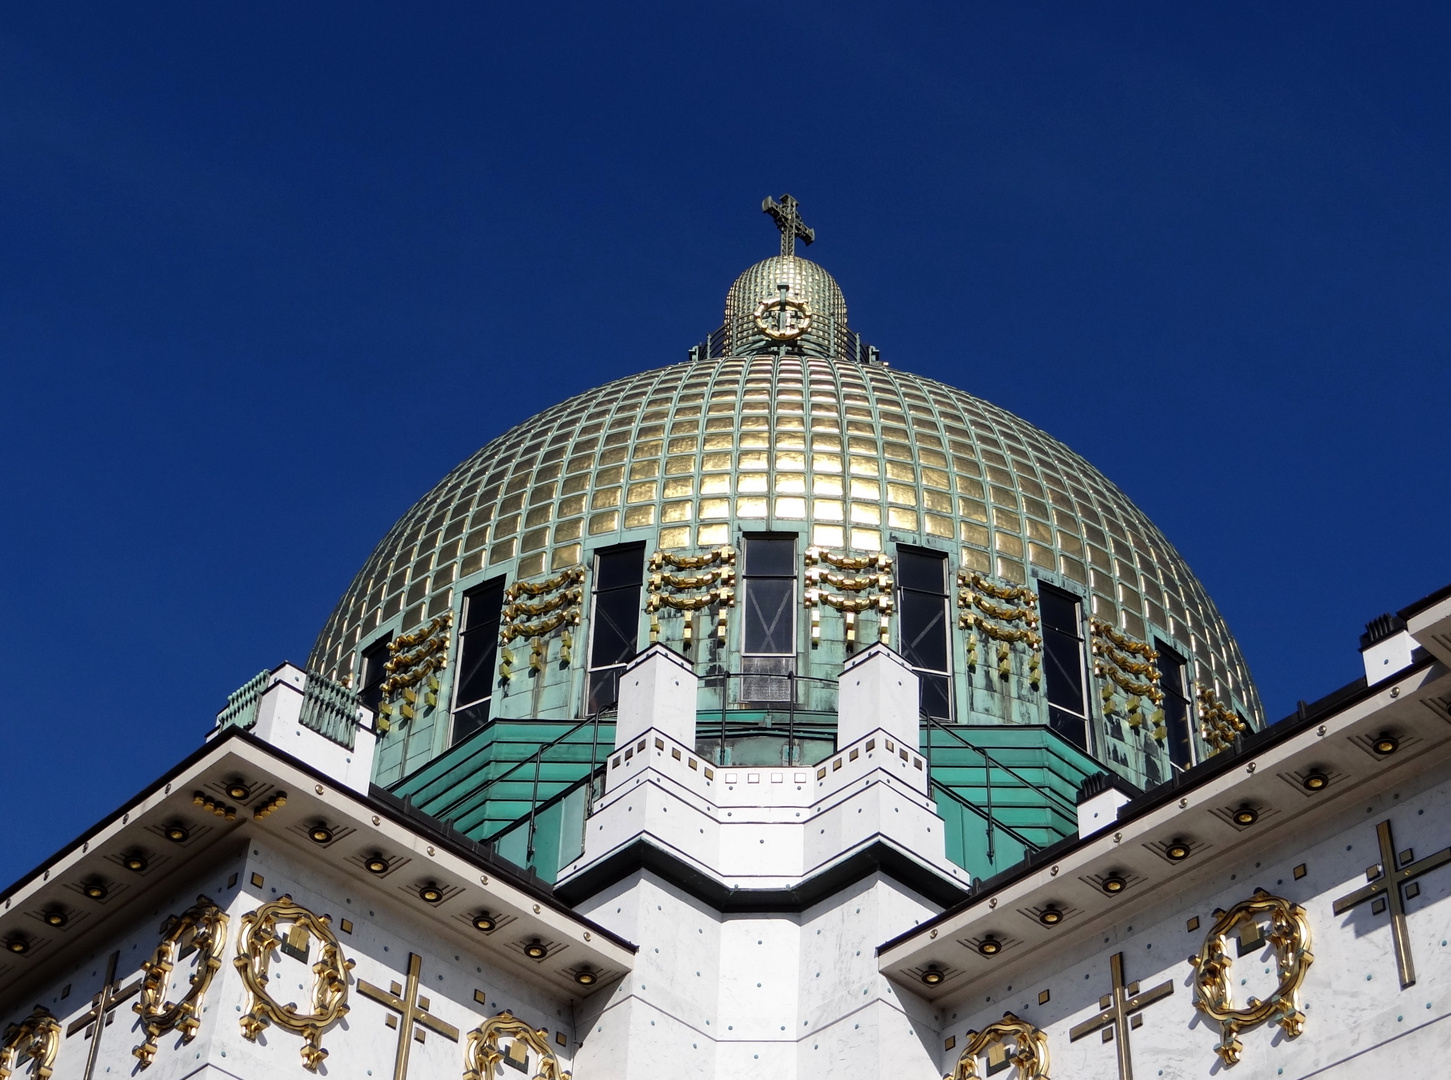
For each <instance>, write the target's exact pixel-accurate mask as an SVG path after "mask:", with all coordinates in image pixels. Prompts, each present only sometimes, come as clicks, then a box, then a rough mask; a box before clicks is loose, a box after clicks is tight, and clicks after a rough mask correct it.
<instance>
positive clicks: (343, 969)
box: [232, 895, 353, 1072]
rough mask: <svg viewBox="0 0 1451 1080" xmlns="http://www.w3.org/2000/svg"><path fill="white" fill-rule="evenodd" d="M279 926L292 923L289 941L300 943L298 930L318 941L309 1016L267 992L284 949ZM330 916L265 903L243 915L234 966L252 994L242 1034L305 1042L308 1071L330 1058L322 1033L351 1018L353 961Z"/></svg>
mask: <svg viewBox="0 0 1451 1080" xmlns="http://www.w3.org/2000/svg"><path fill="white" fill-rule="evenodd" d="M279 923H291V924H292V925H293V928H294V930H293V933H292V934H290V935H288V938H287V940H288V942H289V943H295V942H294V940H293V939H294V938H295V937H296V936H298V935H297V933H296V931H297V928H299V927H300V928H302V930H303V931H304V933H305V934H306V935H307V936H310V937H312V938H314V939H316V940H317V943H318V946H319V948H318V959H317V963H315V964H313V965H312V973H313V976H314V978H313V986H312V1000H311V1001H310V1002H309V1009H310V1011H308V1012H298V1009H297V1005H296V1003H294V1002H289V1003H288V1004H286V1005H281V1004H278V1002H277V1000H276V999H275V998H273V997H272V995H271V994H269V993H268V992H267V982H268V978H269V976H268V973H267V971H268V967H269V965H270V964H271V962H272V953H273V952H274V951H276V950H277V949H279V948H280V947H281V946H282V944H283V938H282V937H280V936H279V935H278V933H277V925H278V924H279ZM331 923H332V920H331V919H330V918H329V917H328V916H327V915H316V914H314V913H313V912H311V911H309V910H308V909H307V908H305V907H303V906H302V905H301V904H297V903H294V902H293V899H292V897H291V896H287V895H283V896H280V897H278V898H277V899H276V900H273V901H271V902H269V903H266V904H263V905H262V906H261V907H259V908H258V909H257V910H256V911H249V912H248V913H247V914H246V915H243V916H242V933H241V935H240V937H239V938H238V939H237V955H236V957H235V959H233V961H232V963H233V964H234V965H236V968H237V970H238V971H239V972H240V973H241V975H242V983H243V985H244V986H246V988H247V993H248V995H249V1000H248V1005H247V1011H246V1012H245V1013H244V1014H243V1015H242V1019H241V1021H240V1023H241V1025H242V1034H243V1036H245V1037H246V1038H247V1039H249V1040H251V1041H253V1042H255V1041H256V1040H257V1036H258V1035H260V1034H261V1033H262V1030H263V1029H264V1028H265V1027H267V1025H268V1024H276V1025H277V1026H278V1027H279V1028H281V1029H282V1030H283V1031H288V1032H291V1033H292V1034H294V1035H301V1036H302V1037H303V1040H304V1041H303V1045H302V1050H301V1054H302V1064H303V1067H304V1068H306V1069H307V1070H308V1071H309V1072H317V1067H318V1066H319V1065H321V1064H322V1062H323V1059H324V1058H326V1057H327V1051H326V1050H325V1049H323V1045H322V1034H323V1032H324V1031H326V1030H327V1029H328V1028H330V1027H332V1025H334V1024H336V1023H337V1022H338V1021H339V1020H341V1019H342V1018H343V1017H344V1016H346V1015H347V1013H348V972H349V971H351V970H352V968H353V962H352V961H351V960H347V959H345V958H344V957H343V947H342V946H341V945H340V944H339V943H338V939H337V936H336V935H335V934H334V933H333V931H332V925H331Z"/></svg>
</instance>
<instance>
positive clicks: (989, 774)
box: [978, 750, 997, 863]
mask: <svg viewBox="0 0 1451 1080" xmlns="http://www.w3.org/2000/svg"><path fill="white" fill-rule="evenodd" d="M978 753H980V754H981V755H982V771H983V775H984V776H985V777H986V778H987V779H986V783H985V787H986V788H987V861H988V862H990V863H996V862H997V856H996V855H995V854H994V852H995V850H996V849H995V848H994V845H993V766H992V758H990V757H988V754H987V751H986V750H979V751H978Z"/></svg>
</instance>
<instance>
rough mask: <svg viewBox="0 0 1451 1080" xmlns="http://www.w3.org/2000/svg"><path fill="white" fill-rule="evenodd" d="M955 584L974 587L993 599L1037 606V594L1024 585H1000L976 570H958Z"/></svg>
mask: <svg viewBox="0 0 1451 1080" xmlns="http://www.w3.org/2000/svg"><path fill="white" fill-rule="evenodd" d="M957 584H958V585H960V586H962V587H963V588H966V589H976V590H977V591H978V592H981V593H986V594H987V595H988V596H991V597H992V598H993V599H994V600H1010V601H1011V600H1016V601H1018V602H1020V603H1023V604H1026V605H1028V606H1029V607H1037V606H1038V594H1037V593H1035V592H1034V591H1033V590H1032V589H1030V588H1028V587H1027V586H1026V585H1001V584H999V583H997V582H995V581H989V580H988V579H987V578H985V577H983V576H982V575H981V574H979V573H978V572H977V571H976V570H959V571H958V572H957Z"/></svg>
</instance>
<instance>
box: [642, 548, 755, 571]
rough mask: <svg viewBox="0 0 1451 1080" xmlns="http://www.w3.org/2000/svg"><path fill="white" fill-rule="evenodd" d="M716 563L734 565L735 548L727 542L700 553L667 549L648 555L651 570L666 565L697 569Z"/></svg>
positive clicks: (675, 568)
mask: <svg viewBox="0 0 1451 1080" xmlns="http://www.w3.org/2000/svg"><path fill="white" fill-rule="evenodd" d="M717 563H719V564H720V565H722V566H734V565H735V564H736V549H735V548H733V547H731V546H730V545H729V544H727V545H725V546H724V547H718V548H715V549H714V550H711V551H707V552H704V553H702V554H700V555H672V554H670V553H669V552H668V551H657V552H655V553H654V554H653V555H651V556H650V569H651V570H652V571H656V570H662V569H664V568H665V567H667V566H668V567H670V568H671V569H674V570H699V569H700V568H701V567H703V566H714V565H716V564H717Z"/></svg>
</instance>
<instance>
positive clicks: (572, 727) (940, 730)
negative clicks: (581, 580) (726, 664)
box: [392, 709, 1102, 882]
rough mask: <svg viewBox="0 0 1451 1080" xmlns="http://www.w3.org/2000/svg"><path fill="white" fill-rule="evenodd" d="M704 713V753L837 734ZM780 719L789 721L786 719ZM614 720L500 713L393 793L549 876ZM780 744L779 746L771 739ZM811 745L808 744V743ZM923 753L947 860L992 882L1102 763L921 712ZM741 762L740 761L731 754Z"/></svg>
mask: <svg viewBox="0 0 1451 1080" xmlns="http://www.w3.org/2000/svg"><path fill="white" fill-rule="evenodd" d="M718 717H719V713H715V714H711V713H704V714H701V715H700V716H699V717H698V719H697V725H698V726H697V736H698V738H697V752H698V753H699V754H701V756H702V757H704V758H706V759H707V760H716V758H715V754H716V753H717V752H718V751H719V749H720V747H721V746H722V745H725V744H727V743H730V744H735V743H737V742H745V743H751V742H753V741H758V740H761V739H763V738H766V737H768V736H769V738H771V739H773V740H774V741H775V742H774V743H773V745H772V746H771V748H770V753H771V755H772V756H773V758H775V759H779V760H781V761H783V762H784V760H785V758H786V757H787V756H788V755H789V756H790V757H791V758H793V759H794V760H795V761H797V762H800V761H802V759H803V757H814V756H815V754H814V753H813V752H812V749H814V747H815V745H816V744H817V743H818V742H824V745H826V746H830V745H832V744H831V741H830V740H831V734H830V733H829V732H821V731H820V730H817V729H815V725H809V724H803V723H802V720H803V719H804V717H803V716H802V715H801V714H800V713H797V714H795V715H792V713H791V711H790V710H789V709H787V710H784V712H783V715H782V716H781V717H780V719H779V720H777V721H776V722H764V723H763V720H762V717H760V716H759V715H753V714H752V712H751V711H750V710H739V711H737V710H731V716H730V719H729V721H728V727H727V729H726V731H725V732H724V733H722V731H721V729H720V726H719V719H718ZM781 721H784V722H781ZM614 739H615V724H614V717H613V716H612V715H608V714H602V715H600V716H596V717H591V718H589V719H587V720H581V721H573V722H571V721H543V720H533V721H520V720H495V721H493V722H492V723H490V724H489V725H488V726H486V727H485V728H484V729H483V730H481V731H478V732H476V733H475V734H474V735H472V736H471V737H470V738H468V739H466V740H464V741H463V742H461V743H459V745H457V746H455V747H452V748H451V749H450V750H449V751H448V752H447V753H445V754H443V755H442V756H440V757H439V758H436V759H435V760H434V761H432V762H430V763H429V764H427V765H425V766H424V767H423V768H421V769H419V770H418V771H416V772H415V773H413V774H412V775H410V776H408V777H406V778H405V779H404V780H402V781H401V782H400V783H399V784H397V785H395V786H394V787H393V789H392V792H393V794H394V795H397V796H398V797H400V798H406V799H408V800H409V801H410V802H411V803H412V804H413V805H414V806H415V807H417V808H418V809H419V810H421V811H422V812H424V813H426V814H428V815H429V816H431V817H434V818H437V819H439V820H442V821H444V822H446V823H448V824H450V825H451V826H452V827H453V828H455V829H457V830H458V831H460V832H462V833H464V834H465V835H467V836H469V837H470V838H472V839H474V840H477V841H481V842H488V843H491V844H492V845H493V846H494V848H495V850H496V851H497V852H498V853H499V854H500V855H501V856H503V857H504V858H507V859H509V860H510V861H512V862H515V863H517V864H519V865H521V866H525V867H529V868H532V869H534V870H535V871H536V872H537V873H538V874H539V876H540V877H541V878H544V879H545V880H547V881H551V882H552V881H554V880H555V878H556V877H557V876H558V874H559V870H560V868H561V867H564V866H567V865H568V864H569V863H571V862H573V861H574V860H575V859H577V858H578V857H579V856H580V854H581V852H582V850H583V840H584V829H585V822H586V819H587V817H588V815H589V812H590V806H591V804H592V803H593V801H594V799H595V798H597V797H598V794H599V787H600V784H601V782H602V777H603V773H604V767H605V763H606V760H607V758H608V756H609V754H610V753H611V752H612V751H613V748H614ZM775 743H779V744H780V745H775ZM808 748H811V749H808ZM921 751H922V755H923V758H924V759H925V761H926V763H927V766H928V777H929V782H930V785H931V787H930V791H931V794H932V797H933V799H934V801H935V802H936V805H937V812H938V814H939V816H941V818H942V820H943V822H944V823H945V829H944V832H945V834H946V849H947V856H948V858H950V859H951V860H952V861H953V862H955V863H957V864H958V865H959V866H961V867H963V868H964V869H965V870H967V871H968V872H969V873H971V874H972V875H973V876H974V877H977V878H987V877H991V876H992V875H994V874H996V873H1000V872H1001V871H1003V870H1005V869H1007V868H1008V867H1010V866H1013V865H1014V864H1016V863H1018V862H1021V861H1022V860H1023V859H1024V858H1026V857H1027V856H1028V855H1030V854H1032V853H1033V852H1035V851H1039V850H1041V849H1043V848H1045V847H1048V846H1049V845H1051V844H1053V843H1056V842H1057V841H1058V840H1061V839H1062V838H1064V837H1065V836H1070V835H1072V834H1073V833H1074V832H1076V831H1077V828H1078V813H1077V807H1076V805H1075V799H1076V795H1077V792H1078V788H1079V785H1080V784H1081V783H1082V782H1083V780H1084V779H1086V778H1087V777H1088V776H1090V775H1092V774H1093V773H1096V772H1099V771H1101V769H1102V766H1101V765H1100V764H1099V763H1098V762H1096V761H1094V760H1093V759H1091V758H1089V757H1088V756H1087V755H1086V754H1084V753H1082V752H1081V751H1079V750H1078V749H1077V748H1076V747H1073V746H1070V745H1069V744H1068V743H1067V742H1065V741H1064V740H1063V739H1061V738H1060V737H1059V736H1058V735H1056V734H1054V733H1053V732H1052V731H1051V730H1049V729H1048V728H1047V727H1045V726H1042V725H956V724H944V723H942V722H940V721H936V720H932V719H930V718H926V717H924V718H923V719H922V724H921ZM734 763H735V764H742V762H739V761H737V762H734Z"/></svg>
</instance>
